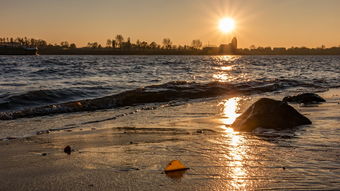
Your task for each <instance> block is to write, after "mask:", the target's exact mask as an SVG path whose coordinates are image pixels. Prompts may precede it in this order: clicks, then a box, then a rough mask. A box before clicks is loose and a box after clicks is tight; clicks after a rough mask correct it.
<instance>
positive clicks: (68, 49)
mask: <svg viewBox="0 0 340 191" xmlns="http://www.w3.org/2000/svg"><path fill="white" fill-rule="evenodd" d="M1 45H2V46H3V45H7V46H26V47H37V48H38V50H39V51H38V53H39V54H103V55H104V54H108V55H110V54H117V55H118V54H127V55H128V54H150V55H151V54H183V55H216V54H217V55H218V54H226V52H223V51H221V47H222V45H221V46H220V47H217V46H216V47H203V43H202V42H201V41H200V40H198V39H197V40H193V41H192V43H191V45H174V44H173V42H172V41H171V40H170V38H164V39H163V40H162V43H161V44H157V43H156V42H154V41H153V42H151V43H148V42H147V41H141V40H137V41H136V42H135V43H132V42H131V39H130V38H129V37H128V38H126V39H125V38H124V36H123V35H116V36H115V38H112V39H107V41H106V44H105V45H104V46H102V45H101V44H100V43H98V42H88V43H87V45H86V46H85V47H80V48H77V46H76V44H75V43H69V42H68V41H63V42H60V44H56V43H55V44H51V43H48V42H46V41H45V40H42V39H34V38H27V37H23V38H21V37H17V38H8V37H0V46H1ZM229 54H231V53H229ZM232 54H239V55H318V54H320V55H340V46H338V47H331V48H326V47H325V46H324V45H322V46H320V47H318V48H307V47H291V48H281V47H277V48H271V47H256V46H254V45H252V46H250V47H249V48H243V49H240V48H239V49H236V50H235V51H232Z"/></svg>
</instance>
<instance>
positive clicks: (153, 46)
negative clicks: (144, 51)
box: [149, 42, 159, 49]
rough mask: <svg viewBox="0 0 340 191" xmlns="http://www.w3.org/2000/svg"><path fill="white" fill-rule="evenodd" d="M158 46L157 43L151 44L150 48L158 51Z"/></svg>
mask: <svg viewBox="0 0 340 191" xmlns="http://www.w3.org/2000/svg"><path fill="white" fill-rule="evenodd" d="M158 46H159V45H158V44H157V43H156V42H151V43H150V45H149V47H150V48H151V49H156V48H158Z"/></svg>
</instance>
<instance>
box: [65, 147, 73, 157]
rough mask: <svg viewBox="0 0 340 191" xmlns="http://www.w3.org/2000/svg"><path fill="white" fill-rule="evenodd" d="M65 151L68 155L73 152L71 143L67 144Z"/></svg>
mask: <svg viewBox="0 0 340 191" xmlns="http://www.w3.org/2000/svg"><path fill="white" fill-rule="evenodd" d="M64 152H65V153H67V154H68V155H70V154H71V152H72V149H71V147H70V146H69V145H67V146H66V147H65V148H64Z"/></svg>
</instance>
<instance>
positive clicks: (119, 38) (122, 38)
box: [116, 34, 124, 48]
mask: <svg viewBox="0 0 340 191" xmlns="http://www.w3.org/2000/svg"><path fill="white" fill-rule="evenodd" d="M116 41H117V44H118V46H119V48H121V47H122V43H123V42H124V37H123V36H122V35H120V34H119V35H117V36H116Z"/></svg>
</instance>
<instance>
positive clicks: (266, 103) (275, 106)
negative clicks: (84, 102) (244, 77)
mask: <svg viewBox="0 0 340 191" xmlns="http://www.w3.org/2000/svg"><path fill="white" fill-rule="evenodd" d="M311 123H312V122H311V121H310V120H309V119H308V118H307V117H305V116H303V115H302V114H300V113H299V112H298V111H296V110H295V109H294V108H293V107H292V106H290V105H288V104H287V103H286V102H283V101H277V100H273V99H269V98H261V99H260V100H258V101H256V102H255V103H254V104H253V105H251V106H250V107H249V108H248V109H247V110H246V111H245V112H244V113H243V114H242V115H240V116H239V117H238V118H237V119H236V120H235V122H234V123H233V124H232V125H231V126H232V127H233V128H234V129H235V130H239V131H253V130H254V129H256V128H258V127H261V128H265V129H276V130H282V129H291V128H293V127H296V126H299V125H307V124H311Z"/></svg>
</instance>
